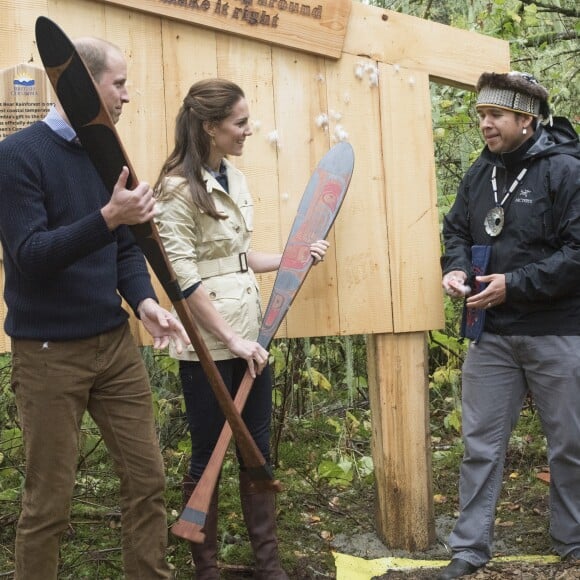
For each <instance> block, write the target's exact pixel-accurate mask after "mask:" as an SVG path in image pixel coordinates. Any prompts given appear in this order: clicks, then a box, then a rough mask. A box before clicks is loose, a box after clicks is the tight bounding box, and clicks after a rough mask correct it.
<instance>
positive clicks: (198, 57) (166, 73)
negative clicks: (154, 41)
mask: <svg viewBox="0 0 580 580" xmlns="http://www.w3.org/2000/svg"><path fill="white" fill-rule="evenodd" d="M162 56H163V85H164V90H165V107H164V109H165V111H164V114H165V119H166V137H165V141H166V143H167V145H166V149H165V151H164V155H163V159H162V161H161V163H160V164H159V169H161V164H162V163H163V161H165V158H166V157H167V154H168V153H169V152H170V151H172V150H173V147H174V143H175V138H174V136H175V118H176V116H177V113H178V111H179V108H180V107H181V105H182V103H183V99H184V98H185V96H186V95H187V92H188V91H189V88H190V87H191V85H193V84H194V83H195V82H197V81H199V80H201V79H204V78H211V77H215V76H216V75H217V57H216V34H215V32H213V31H211V30H204V29H202V28H195V27H192V26H191V25H190V24H184V23H182V22H177V21H175V20H167V19H163V21H162ZM192 58H195V67H192V66H191V63H192Z"/></svg>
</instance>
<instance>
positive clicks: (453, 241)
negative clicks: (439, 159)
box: [441, 117, 580, 336]
mask: <svg viewBox="0 0 580 580" xmlns="http://www.w3.org/2000/svg"><path fill="white" fill-rule="evenodd" d="M494 165H495V166H496V167H497V170H496V171H497V189H498V198H499V199H500V200H501V199H502V198H503V193H502V192H504V191H505V190H506V189H507V188H509V186H510V185H511V184H512V182H513V181H514V179H515V177H516V176H517V175H518V174H519V172H520V171H521V170H522V169H523V168H524V167H527V168H528V170H527V173H526V175H525V176H524V178H523V180H522V182H521V183H520V184H519V185H518V186H517V187H516V189H515V191H514V192H513V193H512V194H511V195H510V196H509V198H508V199H507V200H506V202H505V203H504V205H503V208H504V211H505V223H504V227H503V230H502V232H501V233H500V235H499V236H496V237H491V236H489V235H488V234H487V233H486V231H485V228H484V219H485V216H486V214H487V212H488V211H489V210H490V209H491V208H492V207H493V206H494V205H495V202H494V196H493V190H492V187H491V173H492V169H493V167H494ZM443 238H444V242H445V255H444V256H443V258H442V260H441V263H442V268H443V273H444V274H446V273H447V272H451V271H453V270H462V271H463V272H465V273H466V274H467V275H468V278H472V276H473V273H472V267H471V246H472V245H475V244H481V245H491V259H490V264H489V267H488V269H487V273H488V274H505V277H506V301H505V302H504V303H503V304H500V305H498V306H496V307H494V308H490V309H489V310H487V315H486V320H485V331H487V332H492V333H495V334H502V335H529V336H540V335H561V336H564V335H580V143H579V141H578V135H577V134H576V132H575V131H574V128H573V127H572V125H571V124H570V122H569V121H568V120H567V119H565V118H563V117H555V118H554V120H553V125H552V126H549V125H546V126H543V125H538V128H537V129H536V131H535V133H534V135H533V136H532V137H531V138H530V139H528V140H527V141H525V142H524V143H523V144H522V145H521V146H520V147H519V148H518V149H516V150H515V151H512V152H510V153H505V154H500V155H497V154H493V153H491V152H490V151H489V149H488V148H487V147H485V149H484V150H483V152H482V153H481V155H480V156H479V158H478V159H477V160H476V161H475V163H474V164H473V165H472V166H471V167H470V168H469V170H468V171H467V173H466V174H465V176H464V178H463V180H462V182H461V184H460V186H459V190H458V193H457V197H456V199H455V203H454V204H453V207H452V208H451V210H450V212H449V213H448V214H447V216H446V217H445V219H444V223H443Z"/></svg>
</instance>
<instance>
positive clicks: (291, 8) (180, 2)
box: [159, 0, 322, 28]
mask: <svg viewBox="0 0 580 580" xmlns="http://www.w3.org/2000/svg"><path fill="white" fill-rule="evenodd" d="M237 1H238V2H239V3H240V4H242V7H235V8H234V9H233V12H232V13H231V18H233V19H235V20H240V21H244V22H247V23H248V24H250V25H251V26H256V25H259V26H268V27H271V28H277V26H278V23H279V20H280V16H279V15H278V14H276V15H272V14H269V13H268V12H267V11H266V10H251V9H250V7H251V6H253V5H254V3H255V4H256V5H257V6H260V7H263V8H271V9H274V10H280V11H281V12H289V13H292V14H297V15H298V16H302V17H304V18H315V19H320V18H322V6H321V5H318V6H316V7H315V8H312V7H311V6H310V4H302V3H300V2H290V1H289V0H237ZM159 2H161V3H162V4H171V5H172V6H181V7H183V8H189V9H190V10H199V11H201V12H207V11H208V10H209V9H210V8H211V7H212V4H211V1H210V0H159ZM229 8H230V5H229V2H224V1H223V0H214V5H213V11H214V13H215V14H217V15H219V16H224V17H227V16H229V14H230V10H229Z"/></svg>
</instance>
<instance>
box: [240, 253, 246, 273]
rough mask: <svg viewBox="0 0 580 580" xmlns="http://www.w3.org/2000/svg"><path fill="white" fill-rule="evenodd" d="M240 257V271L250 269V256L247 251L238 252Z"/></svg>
mask: <svg viewBox="0 0 580 580" xmlns="http://www.w3.org/2000/svg"><path fill="white" fill-rule="evenodd" d="M238 259H239V260H240V272H247V271H248V257H247V256H246V252H241V253H239V254H238Z"/></svg>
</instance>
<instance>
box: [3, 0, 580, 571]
mask: <svg viewBox="0 0 580 580" xmlns="http://www.w3.org/2000/svg"><path fill="white" fill-rule="evenodd" d="M369 3H370V4H374V5H376V6H380V7H383V8H387V9H389V10H394V11H399V12H402V13H405V14H409V15H413V16H417V17H420V18H424V19H428V20H433V21H436V22H440V23H443V24H448V25H450V26H454V27H457V28H463V29H468V30H472V31H475V32H479V33H482V34H486V35H489V36H493V37H496V38H501V39H504V40H506V41H509V43H510V50H511V62H512V69H513V70H520V71H525V72H528V73H531V74H533V75H534V76H535V77H536V78H537V79H538V80H539V81H540V82H541V83H542V84H543V85H544V86H546V87H547V88H548V90H549V91H550V94H551V105H552V109H553V113H554V114H555V115H563V116H566V117H568V118H569V119H570V120H571V121H572V123H573V124H574V126H575V128H576V130H578V128H579V127H580V113H579V109H578V104H579V102H580V101H579V97H580V58H579V57H580V7H579V5H578V2H577V1H576V0H544V1H541V2H533V1H531V0H383V1H374V2H369ZM482 72H484V71H482ZM431 95H432V116H433V142H434V147H435V156H436V170H437V186H438V207H439V212H440V216H441V217H442V216H443V215H445V213H446V212H447V211H448V210H449V208H450V206H451V204H452V203H453V200H454V197H455V192H456V189H457V186H458V184H459V180H460V179H461V177H462V175H463V174H464V173H465V171H466V169H467V168H468V167H469V165H470V164H471V163H472V162H473V161H474V159H475V158H476V157H477V155H478V154H479V152H480V151H481V148H482V146H483V142H482V140H481V137H480V134H479V131H478V129H477V119H476V115H475V109H474V93H473V92H471V91H467V90H461V89H457V88H453V87H449V86H442V85H437V84H435V83H433V84H432V86H431ZM444 304H445V315H446V316H445V319H446V324H445V328H443V329H440V330H437V331H433V332H430V333H428V337H427V339H428V344H429V373H430V375H429V377H430V384H429V390H430V402H431V414H430V416H431V436H432V448H433V469H434V472H433V481H434V484H433V487H434V489H433V492H434V496H433V497H434V503H435V511H436V515H440V514H449V516H450V517H452V516H453V515H454V514H455V513H456V509H457V489H456V487H457V473H458V469H459V461H460V458H461V455H462V451H463V450H462V444H461V439H460V430H461V407H460V399H461V392H460V390H461V388H460V381H461V364H462V361H463V358H464V355H465V350H466V344H465V343H464V342H462V341H461V340H460V338H459V334H458V327H459V318H460V308H461V304H459V303H457V302H452V301H450V300H449V299H447V298H445V303H444ZM270 352H271V357H272V361H273V368H274V372H275V391H274V407H275V408H274V415H273V430H272V433H273V442H272V445H273V460H274V463H275V465H276V469H277V476H278V477H279V478H280V479H281V480H282V481H283V482H284V485H285V490H284V491H283V492H282V493H281V494H280V498H279V506H280V514H279V533H280V540H281V546H282V557H283V560H284V562H285V565H286V568H287V569H288V570H289V573H290V577H291V578H296V579H298V578H323V577H326V578H333V577H335V571H334V570H335V568H334V563H333V558H332V549H333V546H336V540H337V538H344V537H346V538H348V537H352V536H353V535H354V534H360V533H372V531H373V527H374V521H373V514H374V511H373V497H374V493H373V490H374V478H373V465H372V458H371V455H370V437H371V429H370V410H369V399H368V389H367V368H366V360H367V358H366V343H365V337H364V336H343V337H323V338H315V339H314V338H313V339H307V338H305V339H292V340H286V339H284V340H282V339H280V340H275V341H274V342H273V344H272V347H271V351H270ZM142 354H143V357H144V360H145V361H146V364H147V366H148V369H149V372H150V376H151V380H152V386H153V394H154V400H155V412H156V420H157V424H158V426H159V439H160V442H161V447H162V450H163V454H164V458H165V465H166V472H167V503H168V508H169V512H170V518H171V520H173V519H175V518H176V517H177V516H178V514H179V510H180V507H181V504H180V491H179V483H180V481H181V478H182V477H183V474H184V473H185V472H186V469H187V462H188V456H189V438H188V433H187V428H186V421H185V414H184V408H183V401H182V397H181V394H180V387H179V381H178V378H177V366H176V363H175V361H173V360H172V359H170V358H169V357H168V356H167V354H166V353H163V352H161V353H159V352H154V351H153V350H152V349H151V348H150V347H144V348H143V349H142ZM10 364H11V361H10V355H6V354H5V355H0V578H3V577H5V578H10V577H12V575H13V543H14V534H15V525H16V521H17V518H18V514H19V503H20V496H21V489H22V484H23V478H24V462H23V448H22V436H21V431H20V427H19V424H18V418H17V413H16V409H15V405H14V397H13V394H12V391H11V387H10ZM545 452H546V447H545V440H544V437H543V435H542V432H541V427H540V425H539V421H538V418H537V415H536V413H535V410H534V407H533V401H531V400H530V401H528V402H527V403H526V405H525V407H524V409H523V411H522V417H521V420H520V423H519V425H518V427H517V429H516V431H515V432H514V434H513V436H512V440H511V443H510V448H509V452H508V462H507V465H506V474H505V485H504V488H505V489H504V492H503V495H502V500H501V501H500V508H499V509H500V510H502V509H503V512H504V513H506V514H508V515H507V517H506V516H505V515H503V516H502V515H501V514H499V515H498V518H499V524H501V522H502V518H503V522H504V523H505V522H506V521H507V522H509V521H512V523H513V520H514V518H515V516H516V515H517V514H518V513H519V514H522V515H523V514H525V515H528V514H531V515H532V517H533V516H534V515H536V516H538V515H543V516H545V513H544V514H541V513H537V512H541V511H542V509H544V510H545V506H544V508H541V507H538V506H539V505H543V504H542V501H541V500H538V497H541V498H543V497H544V496H545V492H546V490H545V487H542V486H544V485H545V484H544V483H543V482H542V479H546V470H545V464H546V455H545ZM78 466H79V471H78V477H77V482H76V489H75V496H74V503H73V508H72V519H71V526H70V527H69V530H68V531H67V533H66V534H65V537H64V538H63V549H62V564H61V570H60V574H59V578H63V579H64V578H71V579H72V578H74V579H78V578H91V579H97V578H103V579H104V578H110V579H117V578H121V577H122V573H121V560H120V530H119V528H120V525H121V524H120V514H119V511H118V505H117V503H116V498H117V489H118V482H117V479H116V477H115V476H114V474H113V472H112V468H111V464H110V461H109V459H108V456H107V452H106V449H105V447H104V444H103V443H102V440H101V438H100V435H99V433H98V430H97V429H96V428H95V426H94V424H93V423H92V421H91V419H90V418H89V417H86V418H85V420H84V422H83V429H82V447H81V453H80V456H79V461H78ZM235 473H236V465H235V459H234V457H233V454H232V453H230V454H229V455H228V458H227V459H226V462H225V463H224V472H223V477H222V484H221V490H220V491H221V498H222V499H221V504H220V510H221V511H220V516H221V519H220V561H221V563H222V570H223V574H224V577H243V576H245V575H248V574H250V569H251V568H250V566H251V552H250V550H249V547H248V544H247V537H246V535H245V534H246V532H245V529H244V525H243V521H242V519H241V515H240V509H239V500H238V498H237V492H236V489H237V487H236V477H235ZM543 519H544V520H545V517H544V518H543ZM546 524H547V522H545V521H543V520H542V523H541V525H542V526H545V525H546ZM524 525H533V526H535V525H537V524H535V523H532V524H530V523H528V520H526V523H525V524H524ZM524 531H525V530H524ZM544 535H545V529H544ZM350 544H351V545H354V542H351V543H350ZM343 545H349V542H348V540H347V541H346V542H344V541H343ZM539 548H540V549H541V546H540V547H539ZM343 551H344V550H343ZM168 557H169V560H170V562H171V564H172V565H173V566H174V568H175V571H176V578H190V577H191V571H190V570H191V567H190V566H191V564H190V559H189V555H188V550H187V547H186V546H185V545H184V543H183V542H182V541H180V540H178V539H177V538H173V537H172V538H171V540H170V546H169V551H168Z"/></svg>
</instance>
